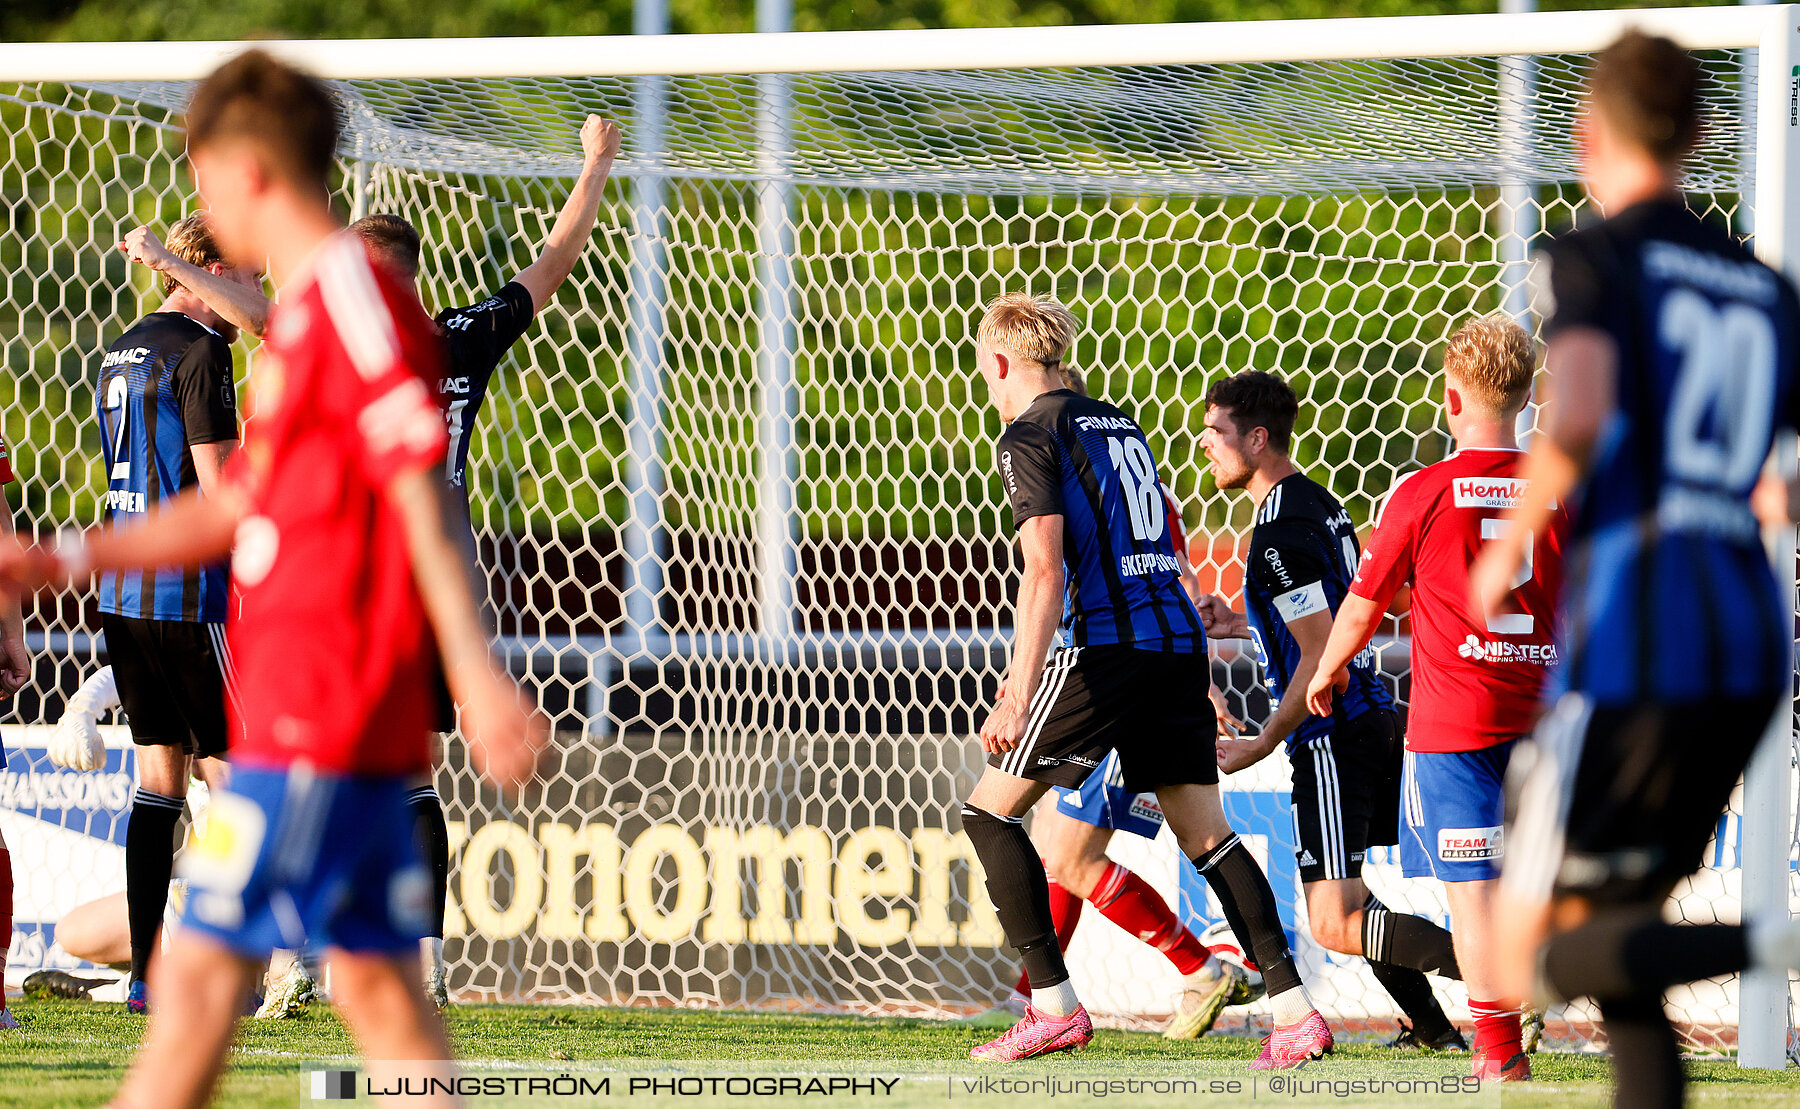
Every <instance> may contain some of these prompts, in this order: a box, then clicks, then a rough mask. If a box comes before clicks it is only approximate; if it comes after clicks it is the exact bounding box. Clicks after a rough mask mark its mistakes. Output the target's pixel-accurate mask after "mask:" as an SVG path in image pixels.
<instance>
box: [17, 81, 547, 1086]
mask: <svg viewBox="0 0 1800 1109" xmlns="http://www.w3.org/2000/svg"><path fill="white" fill-rule="evenodd" d="M187 124H188V155H189V158H190V161H191V163H192V168H193V171H194V176H195V181H196V184H197V185H198V187H199V189H200V192H201V195H202V197H203V198H204V199H205V201H206V202H207V205H208V207H209V209H210V211H211V214H212V218H213V220H214V228H215V233H216V234H217V236H218V239H219V242H220V245H221V246H222V247H223V248H224V250H225V252H226V255H227V257H228V258H231V259H239V260H243V259H252V258H263V257H267V258H268V260H269V264H270V269H271V272H272V273H273V274H274V276H275V278H276V281H277V284H278V286H279V287H280V288H281V290H282V302H281V304H280V305H279V307H278V308H277V309H276V310H275V313H274V315H273V317H272V318H271V320H270V326H269V338H268V341H267V344H266V346H265V361H264V362H263V363H262V364H261V365H259V366H258V369H257V376H256V381H255V389H256V402H257V404H256V413H257V418H256V421H255V423H254V425H253V427H252V429H251V435H250V437H249V440H248V441H247V443H246V445H245V448H244V455H243V457H244V464H242V465H239V466H237V467H235V468H234V471H233V473H232V474H231V475H229V476H230V479H231V480H229V481H228V482H227V484H226V488H225V489H224V490H222V492H223V493H224V494H225V495H222V496H218V497H214V498H208V499H205V500H201V499H198V498H185V499H181V500H177V501H173V502H170V503H169V504H168V505H167V506H166V507H165V508H164V509H163V510H162V512H161V513H159V514H158V518H157V519H156V520H154V521H151V522H149V523H146V524H145V525H143V526H141V527H138V528H135V529H133V530H132V531H131V532H130V533H129V534H128V535H114V534H110V533H102V534H99V535H97V536H95V537H93V538H92V539H91V541H90V542H89V543H88V544H87V545H86V546H77V547H76V548H75V549H74V550H66V551H65V552H63V553H61V554H58V555H55V556H44V555H33V556H26V555H24V554H19V553H13V554H11V555H10V556H9V557H8V558H7V559H6V560H5V567H4V568H5V569H7V570H9V571H10V572H13V573H15V574H18V575H19V576H21V577H23V578H25V579H26V580H27V581H35V580H43V579H49V580H57V579H64V580H79V579H81V578H84V577H85V576H86V575H87V574H88V573H89V572H91V571H92V570H94V569H108V568H112V569H117V568H126V567H131V566H140V565H146V564H147V565H180V564H193V563H197V562H201V561H204V560H205V559H207V558H213V557H217V556H218V555H220V554H222V553H224V552H225V551H226V550H228V549H231V548H232V547H233V540H234V537H235V552H234V556H233V575H234V578H235V581H236V584H237V585H238V587H239V588H240V589H241V591H242V609H241V614H240V615H239V616H238V617H237V618H236V620H235V621H234V622H233V624H232V626H231V630H230V646H231V650H232V654H233V656H234V658H235V660H236V664H237V671H238V680H239V699H240V701H239V706H240V708H239V716H240V719H239V720H238V723H239V725H240V726H241V729H242V740H241V743H240V745H239V746H238V747H237V748H236V749H235V750H234V751H233V755H234V758H235V760H236V761H235V764H234V766H233V780H232V785H231V790H230V791H229V792H221V793H219V794H217V795H216V796H215V797H214V798H213V802H212V805H211V808H210V811H209V817H208V821H207V828H206V834H205V836H204V838H203V839H201V840H200V841H199V842H198V843H196V844H195V845H194V846H193V848H191V849H190V850H189V852H188V853H187V855H186V856H185V857H184V859H183V863H182V875H183V877H185V878H186V879H187V881H188V883H189V886H190V890H191V893H190V897H189V901H188V905H187V907H186V909H185V911H184V913H183V916H182V926H181V929H180V931H179V933H178V934H177V935H176V936H175V938H174V940H173V941H172V943H171V945H170V948H169V950H168V952H167V953H166V954H165V955H164V957H163V958H162V959H161V960H159V962H158V965H157V969H156V971H155V975H154V977H155V981H154V982H153V988H154V989H155V991H156V993H157V994H158V996H159V999H160V1000H159V1005H158V1009H157V1012H156V1013H155V1014H154V1015H153V1016H152V1019H151V1023H150V1027H149V1030H148V1032H147V1033H146V1037H145V1041H144V1044H143V1048H142V1050H141V1051H140V1053H139V1056H138V1060H137V1062H136V1063H135V1064H134V1066H133V1068H132V1071H131V1073H130V1074H129V1075H127V1077H126V1080H125V1084H124V1086H123V1088H122V1089H121V1090H120V1092H119V1094H118V1096H117V1098H116V1099H115V1102H114V1104H115V1105H119V1106H131V1107H136V1109H147V1107H149V1106H153V1105H155V1106H163V1105H170V1106H177V1107H183V1109H186V1107H195V1106H199V1105H201V1104H204V1103H205V1102H206V1101H207V1099H208V1098H209V1096H210V1094H211V1090H212V1086H213V1083H214V1081H215V1080H216V1078H217V1075H218V1072H219V1070H220V1068H221V1066H222V1064H223V1061H224V1056H225V1053H226V1051H227V1049H228V1047H229V1045H230V1042H231V1035H232V1029H233V1025H234V1017H235V1014H236V1013H237V1012H238V1011H239V1010H240V1008H241V1005H242V1002H243V999H244V997H245V994H246V991H247V989H248V986H249V982H250V978H251V975H252V973H253V970H254V967H255V965H256V963H257V962H259V961H260V960H261V959H263V958H266V957H267V956H268V953H269V951H270V950H271V949H272V948H274V947H276V946H286V947H294V946H298V944H299V942H300V940H301V939H302V937H304V938H306V939H307V940H309V941H310V942H312V943H314V944H317V945H319V946H322V947H324V948H325V949H326V952H327V958H328V960H329V961H330V964H331V967H332V974H333V982H334V987H335V996H336V1000H337V1003H338V1006H339V1008H340V1011H341V1012H342V1013H343V1015H344V1017H345V1019H346V1021H347V1022H348V1024H349V1026H350V1028H351V1030H352V1031H353V1033H354V1034H355V1035H356V1038H357V1040H358V1042H359V1043H360V1044H361V1046H362V1048H363V1050H364V1051H365V1053H366V1054H367V1055H368V1057H369V1058H370V1061H371V1062H370V1068H369V1069H370V1071H371V1073H372V1077H375V1078H384V1077H395V1076H399V1075H407V1076H411V1077H414V1078H422V1077H432V1078H438V1079H448V1078H450V1077H451V1075H452V1073H453V1070H452V1067H451V1065H450V1064H449V1063H448V1062H447V1060H448V1058H449V1046H448V1044H447V1043H446V1041H445V1037H444V1030H443V1027H442V1025H441V1023H440V1022H439V1021H438V1020H437V1018H436V1015H435V1014H434V1012H433V1011H432V1009H431V1007H430V1006H429V1004H428V1003H427V1001H426V1000H425V997H424V995H423V993H422V992H421V991H420V990H419V988H418V980H419V979H418V975H419V963H418V942H419V939H420V937H421V936H422V935H423V934H424V931H425V917H426V914H427V913H428V912H429V908H428V906H429V903H430V896H429V889H428V887H429V878H428V877H427V875H426V873H425V870H424V867H423V865H422V863H421V860H420V858H419V850H418V846H417V841H416V839H415V837H414V835H413V828H412V815H411V812H410V810H409V809H408V807H407V804H406V798H405V794H406V783H407V780H408V778H409V776H412V775H416V774H418V773H420V772H422V771H423V770H424V769H425V768H426V766H427V765H428V761H429V757H430V752H429V747H428V737H429V729H430V724H431V684H430V683H431V678H432V673H433V669H434V667H435V666H436V665H437V661H436V659H435V658H434V649H433V644H434V641H435V644H436V649H437V651H439V652H441V654H442V658H443V665H444V668H445V671H446V673H447V675H448V678H449V681H450V685H451V688H452V690H453V691H454V692H455V693H456V695H457V697H458V699H459V701H460V702H461V704H462V707H463V711H464V713H465V720H466V721H467V722H468V724H469V728H468V733H469V746H470V752H471V756H472V758H473V759H474V761H475V763H476V765H477V766H478V767H481V768H482V769H483V770H484V772H485V773H486V774H488V775H489V776H490V777H491V778H493V779H495V780H496V781H498V782H501V783H516V782H520V781H523V780H525V779H527V778H528V777H529V776H530V775H531V772H532V770H533V767H534V765H535V759H536V756H537V752H538V745H539V743H540V742H541V740H540V735H539V732H538V728H537V726H536V724H535V722H534V721H533V719H532V718H531V716H530V715H529V714H528V713H527V712H526V710H525V708H524V706H523V704H522V702H521V699H520V696H519V693H518V690H517V688H516V687H515V686H514V685H513V684H512V683H511V682H510V681H508V680H506V679H505V678H504V677H503V676H502V674H501V672H500V671H499V669H498V668H497V667H496V665H495V662H494V659H493V657H492V655H491V653H490V651H489V648H488V644H487V642H486V640H485V638H484V636H483V633H482V629H481V623H480V617H479V614H478V611H477V608H476V602H475V591H474V584H473V582H472V581H471V580H470V577H469V574H468V565H467V562H466V560H464V559H463V558H462V557H461V556H460V554H459V552H458V551H457V549H456V544H455V540H454V538H453V536H454V530H453V529H454V524H453V522H452V521H453V520H454V514H455V512H456V508H455V506H454V504H453V503H452V502H451V501H450V499H449V497H447V496H446V495H445V492H444V487H443V482H442V481H441V479H440V477H439V472H440V470H441V467H442V465H443V460H444V448H445V434H444V425H443V418H442V415H441V413H440V412H439V411H438V408H437V406H436V404H434V403H433V401H432V398H431V389H430V381H431V379H432V376H433V375H434V374H435V373H437V372H438V370H439V366H440V361H441V360H440V354H439V348H438V344H437V341H436V337H435V336H434V335H433V334H432V332H431V328H430V323H429V321H428V320H427V319H426V317H425V315H424V313H423V311H422V310H421V309H420V308H419V306H418V301H417V298H416V297H415V296H414V295H413V293H412V291H411V290H410V289H408V288H407V287H406V286H405V285H404V284H403V283H401V282H400V281H399V280H397V279H396V278H394V277H392V276H390V275H388V274H386V273H385V272H383V271H382V270H380V269H379V267H375V266H372V265H371V264H370V263H369V259H368V255H367V253H366V252H365V250H364V249H363V246H362V243H361V242H360V240H358V239H357V238H356V237H355V236H353V235H349V234H347V233H344V232H343V230H342V227H341V225H340V224H339V223H338V221H337V219H336V217H335V216H334V215H333V214H332V211H331V208H330V202H329V193H328V190H327V181H328V176H329V174H330V170H331V164H332V157H333V155H334V153H335V151H336V148H337V138H338V135H337V122H336V113H335V108H334V105H333V104H332V101H331V98H330V96H329V94H328V93H327V92H326V90H325V88H324V86H323V85H321V84H320V83H319V82H317V81H315V80H313V79H312V78H310V77H307V76H305V75H303V74H301V73H299V72H297V71H295V70H293V69H291V68H289V67H288V66H286V65H284V64H282V63H280V62H277V61H275V60H274V59H273V58H271V57H270V56H268V55H267V54H264V53H262V52H260V51H251V52H249V53H246V54H244V55H241V56H239V57H238V58H236V59H234V60H233V61H231V62H228V63H227V64H226V65H224V66H223V67H221V68H220V69H219V70H218V71H217V72H216V73H214V74H213V75H212V76H211V77H209V78H208V79H207V80H206V81H205V82H203V83H202V84H201V86H200V87H199V88H198V89H197V90H196V92H195V94H194V97H193V100H192V102H191V103H190V105H189V108H188V118H187ZM400 1061H409V1062H407V1064H406V1065H405V1066H404V1067H402V1065H401V1062H400ZM424 1101H425V1103H426V1104H432V1105H450V1104H455V1103H456V1099H455V1098H452V1097H449V1096H447V1095H446V1096H438V1097H427V1098H425V1099H424Z"/></svg>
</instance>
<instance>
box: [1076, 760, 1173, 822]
mask: <svg viewBox="0 0 1800 1109" xmlns="http://www.w3.org/2000/svg"><path fill="white" fill-rule="evenodd" d="M1054 792H1055V793H1056V811H1057V812H1059V813H1062V814H1063V815H1064V816H1072V817H1074V818H1075V819H1076V820H1079V821H1081V822H1082V823H1083V824H1092V825H1093V826H1094V827H1096V828H1113V829H1116V830H1118V831H1121V832H1130V833H1131V834H1133V835H1138V836H1143V837H1144V838H1145V839H1155V838H1156V833H1158V832H1160V831H1162V826H1163V811H1162V806H1161V805H1159V804H1157V801H1156V794H1154V793H1127V792H1126V791H1125V774H1124V771H1123V770H1122V769H1121V768H1120V766H1119V753H1118V752H1117V751H1114V752H1113V753H1112V754H1110V755H1108V756H1106V758H1105V759H1103V760H1102V761H1101V763H1100V765H1099V766H1097V767H1095V768H1094V770H1093V772H1092V773H1091V774H1089V775H1088V776H1087V780H1086V781H1084V782H1082V783H1081V785H1080V786H1079V787H1077V788H1075V789H1063V788H1062V787H1061V786H1058V787H1056V789H1055V791H1054Z"/></svg>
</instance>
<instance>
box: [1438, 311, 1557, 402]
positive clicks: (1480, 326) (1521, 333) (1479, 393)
mask: <svg viewBox="0 0 1800 1109" xmlns="http://www.w3.org/2000/svg"><path fill="white" fill-rule="evenodd" d="M1536 372H1537V344H1536V343H1534V342H1532V340H1531V336H1530V335H1527V334H1526V333H1525V329H1524V328H1522V327H1520V326H1519V325H1518V324H1516V323H1514V322H1513V321H1512V320H1510V319H1508V318H1507V317H1505V316H1477V317H1475V318H1474V319H1472V320H1470V321H1469V322H1468V323H1465V324H1463V325H1462V326H1461V327H1459V328H1457V329H1456V333H1455V334H1453V335H1451V336H1450V341H1449V342H1447V343H1445V344H1444V376H1445V377H1446V378H1448V379H1449V380H1450V381H1453V382H1455V383H1456V385H1457V386H1458V387H1459V388H1461V389H1462V390H1463V391H1464V392H1465V393H1466V394H1467V395H1468V398H1469V399H1470V400H1471V401H1473V402H1474V403H1476V404H1479V405H1481V406H1482V407H1483V408H1487V409H1489V410H1491V411H1492V412H1493V413H1494V415H1496V416H1506V415H1510V414H1512V413H1514V412H1517V411H1519V409H1521V408H1523V407H1525V400H1526V398H1527V397H1529V396H1530V395H1531V379H1532V376H1533V375H1534V374H1536Z"/></svg>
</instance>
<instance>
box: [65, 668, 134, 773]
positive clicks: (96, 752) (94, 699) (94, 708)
mask: <svg viewBox="0 0 1800 1109" xmlns="http://www.w3.org/2000/svg"><path fill="white" fill-rule="evenodd" d="M118 703H119V687H118V685H117V684H116V683H115V682H114V681H113V672H112V667H110V666H108V667H106V668H104V669H103V670H101V671H100V672H98V673H96V674H95V675H94V676H93V677H91V678H89V679H88V680H87V681H85V682H83V683H82V685H81V689H80V690H78V691H77V692H76V694H75V696H73V697H71V698H69V704H68V707H67V708H65V709H64V710H63V715H62V719H61V720H59V721H57V724H56V733H55V734H54V735H53V736H51V738H50V761H51V762H54V763H55V764H56V765H58V766H66V767H68V768H69V769H71V770H98V769H100V768H101V767H103V766H105V765H106V741H105V740H103V739H101V738H100V717H101V716H102V715H104V714H105V713H107V712H110V711H111V710H112V709H113V708H114V707H116V706H117V705H118Z"/></svg>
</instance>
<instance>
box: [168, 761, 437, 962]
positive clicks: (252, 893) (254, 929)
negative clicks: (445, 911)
mask: <svg viewBox="0 0 1800 1109" xmlns="http://www.w3.org/2000/svg"><path fill="white" fill-rule="evenodd" d="M406 785H407V780H406V779H405V778H398V777H395V778H389V777H353V776H349V775H341V774H323V773H319V772H317V771H313V770H309V769H306V768H303V767H298V766H296V767H292V768H289V769H288V770H285V771H282V770H260V769H254V768H251V767H236V768H234V769H233V770H232V772H231V788H230V790H229V791H224V790H215V791H214V792H213V795H212V803H211V804H209V805H208V806H207V809H206V828H205V830H204V832H203V833H202V835H201V837H200V838H199V840H198V841H196V842H195V843H194V844H193V845H192V846H191V847H189V848H188V849H187V851H185V852H184V853H183V854H182V856H181V862H180V865H179V868H178V869H179V873H180V875H181V877H182V878H184V879H186V881H187V883H188V900H187V905H186V907H185V908H184V909H183V911H182V914H181V926H182V927H183V928H192V929H195V930H196V931H199V932H204V933H205V934H207V935H209V936H212V937H213V938H215V939H217V940H219V941H220V942H222V943H224V944H225V946H227V947H229V948H231V949H232V950H233V951H234V952H236V953H237V954H239V955H242V956H245V957H247V958H252V959H264V958H267V957H268V955H269V952H270V951H271V950H273V949H274V948H277V947H284V948H290V949H293V948H298V947H300V946H301V944H302V943H303V942H304V943H306V944H307V945H309V946H312V947H315V948H324V947H341V948H343V949H345V950H347V951H356V952H368V953H372V954H385V953H394V954H400V953H405V952H408V951H416V950H417V948H418V942H419V938H420V937H421V936H423V935H425V933H426V927H427V923H428V919H429V917H430V915H431V903H432V899H431V878H430V875H429V873H428V872H427V871H426V869H425V864H424V861H423V858H422V856H421V854H420V851H419V843H418V833H417V831H416V830H415V827H414V823H413V814H412V810H411V809H410V808H409V807H408V806H407V804H406Z"/></svg>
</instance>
